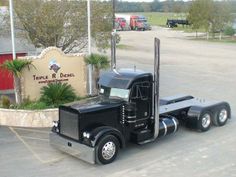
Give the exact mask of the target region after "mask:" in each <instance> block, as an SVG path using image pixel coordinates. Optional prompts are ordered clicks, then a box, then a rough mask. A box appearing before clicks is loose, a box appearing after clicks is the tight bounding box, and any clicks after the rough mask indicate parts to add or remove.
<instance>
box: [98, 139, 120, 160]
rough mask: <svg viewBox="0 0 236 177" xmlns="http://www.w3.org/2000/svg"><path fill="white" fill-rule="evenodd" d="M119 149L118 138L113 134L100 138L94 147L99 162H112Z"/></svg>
mask: <svg viewBox="0 0 236 177" xmlns="http://www.w3.org/2000/svg"><path fill="white" fill-rule="evenodd" d="M119 149H120V143H119V141H118V139H117V138H116V137H115V136H113V135H106V136H104V137H102V138H101V140H100V141H99V143H98V145H97V147H96V156H97V160H98V162H99V163H101V164H109V163H111V162H113V161H114V160H115V159H116V157H117V154H118V152H119Z"/></svg>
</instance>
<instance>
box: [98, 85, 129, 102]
mask: <svg viewBox="0 0 236 177" xmlns="http://www.w3.org/2000/svg"><path fill="white" fill-rule="evenodd" d="M99 93H100V95H101V96H102V97H103V98H104V99H117V98H118V99H123V100H125V101H128V98H129V90H127V89H120V88H109V87H104V86H102V87H101V88H100V91H99Z"/></svg>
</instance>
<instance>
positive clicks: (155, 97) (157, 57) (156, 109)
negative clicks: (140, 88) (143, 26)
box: [153, 38, 160, 139]
mask: <svg viewBox="0 0 236 177" xmlns="http://www.w3.org/2000/svg"><path fill="white" fill-rule="evenodd" d="M154 48H155V54H154V78H153V80H154V85H153V105H154V106H153V112H154V115H153V116H154V119H155V128H154V130H155V131H154V139H155V138H157V137H158V133H159V76H160V39H158V38H155V42H154Z"/></svg>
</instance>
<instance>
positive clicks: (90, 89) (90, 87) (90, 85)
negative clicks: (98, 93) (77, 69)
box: [87, 0, 93, 95]
mask: <svg viewBox="0 0 236 177" xmlns="http://www.w3.org/2000/svg"><path fill="white" fill-rule="evenodd" d="M90 14H91V13H90V0H87V17H88V55H91V18H90ZM88 72H89V73H88V80H89V95H92V93H93V91H92V88H93V85H92V65H91V64H90V65H88Z"/></svg>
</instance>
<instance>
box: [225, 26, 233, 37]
mask: <svg viewBox="0 0 236 177" xmlns="http://www.w3.org/2000/svg"><path fill="white" fill-rule="evenodd" d="M224 34H225V35H227V36H233V35H234V34H235V30H234V29H233V27H232V26H228V27H226V28H225V30H224Z"/></svg>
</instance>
